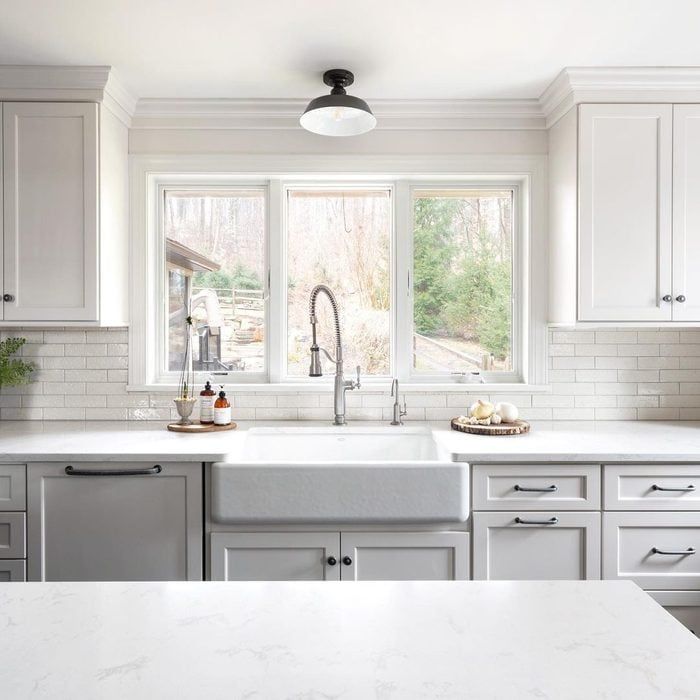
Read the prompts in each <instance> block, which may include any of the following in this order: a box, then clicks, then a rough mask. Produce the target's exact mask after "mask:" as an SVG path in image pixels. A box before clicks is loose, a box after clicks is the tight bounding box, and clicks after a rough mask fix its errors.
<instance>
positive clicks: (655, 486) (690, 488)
mask: <svg viewBox="0 0 700 700" xmlns="http://www.w3.org/2000/svg"><path fill="white" fill-rule="evenodd" d="M651 489H652V491H682V492H684V493H687V492H689V491H695V486H693V484H688V486H681V487H680V488H675V487H672V486H659V485H658V484H652V485H651Z"/></svg>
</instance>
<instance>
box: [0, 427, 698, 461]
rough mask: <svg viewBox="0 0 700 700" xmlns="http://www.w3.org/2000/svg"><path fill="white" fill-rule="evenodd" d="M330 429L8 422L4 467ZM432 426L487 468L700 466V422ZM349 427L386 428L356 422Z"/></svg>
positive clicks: (190, 457)
mask: <svg viewBox="0 0 700 700" xmlns="http://www.w3.org/2000/svg"><path fill="white" fill-rule="evenodd" d="M271 425H272V426H276V427H280V426H284V427H293V426H303V427H318V426H323V427H328V426H329V425H330V424H329V423H327V422H323V423H322V422H312V421H303V422H301V421H299V422H293V421H289V422H283V421H277V422H270V421H267V422H244V423H241V424H240V425H239V429H238V430H236V431H228V432H219V433H204V434H199V435H184V434H180V433H170V432H168V431H167V430H165V424H160V423H137V422H131V423H127V422H124V423H107V422H81V421H66V422H59V421H46V422H41V421H3V422H2V423H0V462H17V461H20V462H31V461H47V460H48V461H51V460H61V461H63V460H72V461H109V460H112V461H117V460H124V459H126V460H140V461H151V460H170V461H198V462H199V461H205V462H211V461H217V460H224V459H230V460H235V456H236V453H237V452H239V451H240V449H241V446H242V444H243V440H244V439H245V433H246V431H247V430H248V429H249V428H251V427H262V426H271ZM406 425H407V427H411V426H420V425H424V426H429V427H431V428H432V429H433V431H434V434H435V437H436V439H437V441H438V442H439V443H440V445H441V446H442V447H443V448H444V450H445V451H446V452H447V453H448V454H449V455H451V458H452V459H453V460H457V461H466V462H472V463H486V462H538V461H543V460H546V461H552V460H556V461H560V462H601V461H607V462H700V422H693V421H681V422H662V421H603V422H594V421H590V422H576V423H569V422H564V421H562V422H533V424H532V429H531V432H530V433H529V434H527V435H517V436H504V437H492V436H484V435H465V434H462V433H457V432H455V431H453V430H450V429H449V425H448V424H447V422H446V421H445V422H440V423H419V422H410V423H407V424H406ZM351 426H352V427H363V426H365V427H377V426H386V428H387V430H400V428H398V429H396V428H391V427H390V426H388V424H387V423H369V422H361V421H355V422H353V423H352V424H351Z"/></svg>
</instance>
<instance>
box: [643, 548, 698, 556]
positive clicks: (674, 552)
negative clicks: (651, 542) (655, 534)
mask: <svg viewBox="0 0 700 700" xmlns="http://www.w3.org/2000/svg"><path fill="white" fill-rule="evenodd" d="M651 551H652V553H653V554H663V555H665V556H667V557H687V556H690V555H691V554H696V551H695V547H688V549H659V548H658V547H652V549H651Z"/></svg>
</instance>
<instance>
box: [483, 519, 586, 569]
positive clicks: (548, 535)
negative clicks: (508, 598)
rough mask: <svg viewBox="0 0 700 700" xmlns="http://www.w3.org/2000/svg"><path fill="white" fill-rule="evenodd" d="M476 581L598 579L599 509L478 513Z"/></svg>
mask: <svg viewBox="0 0 700 700" xmlns="http://www.w3.org/2000/svg"><path fill="white" fill-rule="evenodd" d="M472 542H473V556H472V559H473V571H474V579H475V580H481V581H485V580H490V581H503V580H510V581H533V580H535V581H537V580H586V579H594V580H596V579H599V578H600V513H563V512H552V511H547V512H538V513H532V512H530V513H528V512H527V511H525V512H523V511H518V512H510V513H474V514H473V521H472Z"/></svg>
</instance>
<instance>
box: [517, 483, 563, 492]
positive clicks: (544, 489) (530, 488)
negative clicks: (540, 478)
mask: <svg viewBox="0 0 700 700" xmlns="http://www.w3.org/2000/svg"><path fill="white" fill-rule="evenodd" d="M513 488H514V489H515V490H516V491H522V492H523V493H525V492H528V493H554V492H555V491H558V490H559V487H558V486H557V485H556V484H552V485H551V486H543V487H541V488H536V487H535V486H521V485H520V484H516V485H515V486H514V487H513Z"/></svg>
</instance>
